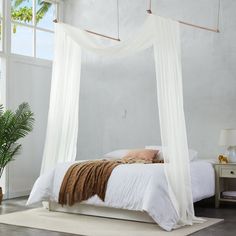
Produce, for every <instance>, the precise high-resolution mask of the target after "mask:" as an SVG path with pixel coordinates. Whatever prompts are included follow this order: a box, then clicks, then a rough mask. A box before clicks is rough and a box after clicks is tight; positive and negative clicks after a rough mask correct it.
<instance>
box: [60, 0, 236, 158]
mask: <svg viewBox="0 0 236 236" xmlns="http://www.w3.org/2000/svg"><path fill="white" fill-rule="evenodd" d="M119 2H120V31H121V39H122V40H124V39H125V38H127V37H128V35H129V34H131V33H132V32H134V31H135V30H136V29H137V28H138V27H139V26H140V25H141V24H142V23H143V22H144V20H145V18H146V16H147V15H146V11H145V9H146V6H147V1H144V0H129V1H126V0H120V1H119ZM152 2H153V11H154V12H155V13H156V14H159V15H162V16H166V17H170V18H173V19H179V20H184V21H187V22H192V23H195V24H199V25H205V26H209V27H213V28H214V26H215V25H216V22H217V7H218V0H199V1H195V0H156V1H152ZM235 12H236V1H235V0H227V1H222V7H221V22H220V30H221V33H220V34H217V33H212V32H207V31H203V30H199V29H194V28H191V27H188V26H181V40H182V64H183V83H184V101H185V114H186V123H187V130H188V137H189V146H190V147H192V148H195V149H196V150H198V151H199V154H200V156H201V157H202V158H212V157H215V156H216V155H217V154H218V152H219V151H221V149H220V148H219V147H218V145H217V142H218V136H219V131H220V129H221V128H226V127H236V109H235V102H236V93H235V91H236V68H235V61H236V44H235V42H236V14H235ZM64 16H65V22H67V23H70V24H72V25H75V26H77V27H82V28H86V29H91V30H94V31H97V32H101V33H104V34H108V35H111V36H116V33H117V27H116V24H117V22H116V0H96V1H95V0H80V1H79V0H68V1H65V11H64ZM101 43H103V44H105V45H111V44H112V43H113V42H112V41H110V40H101ZM81 83H82V84H81V100H80V102H81V113H80V130H79V151H78V155H79V158H80V159H85V158H95V157H98V156H99V155H101V154H102V153H104V152H107V151H110V150H112V149H116V148H125V147H128V148H131V147H143V146H144V145H148V144H155V143H160V135H159V124H158V112H157V105H156V89H155V73H154V66H153V58H152V50H151V49H150V50H147V51H144V52H143V53H140V54H138V55H137V56H136V57H130V58H126V59H123V60H108V59H104V58H99V57H97V56H94V55H91V54H88V53H84V58H83V67H82V82H81Z"/></svg>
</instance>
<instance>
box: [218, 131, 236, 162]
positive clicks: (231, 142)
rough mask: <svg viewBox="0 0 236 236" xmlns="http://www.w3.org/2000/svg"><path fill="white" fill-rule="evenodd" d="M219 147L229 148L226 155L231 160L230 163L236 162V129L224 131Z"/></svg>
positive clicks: (221, 134)
mask: <svg viewBox="0 0 236 236" xmlns="http://www.w3.org/2000/svg"><path fill="white" fill-rule="evenodd" d="M219 145H220V146H226V147H227V151H226V153H225V155H226V156H227V157H228V158H229V162H236V129H222V130H221V132H220V138H219Z"/></svg>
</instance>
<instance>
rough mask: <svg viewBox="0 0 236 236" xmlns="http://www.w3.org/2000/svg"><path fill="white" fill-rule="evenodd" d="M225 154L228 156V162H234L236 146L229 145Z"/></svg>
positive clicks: (235, 159) (235, 160)
mask: <svg viewBox="0 0 236 236" xmlns="http://www.w3.org/2000/svg"><path fill="white" fill-rule="evenodd" d="M225 155H226V156H228V157H229V162H235V163H236V146H229V147H228V148H227V151H226V153H225Z"/></svg>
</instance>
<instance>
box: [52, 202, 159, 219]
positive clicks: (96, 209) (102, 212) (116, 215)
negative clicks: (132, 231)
mask: <svg viewBox="0 0 236 236" xmlns="http://www.w3.org/2000/svg"><path fill="white" fill-rule="evenodd" d="M48 209H49V211H57V212H66V213H72V214H80V215H89V216H97V217H105V218H113V219H120V220H130V221H138V222H144V223H155V222H154V220H153V219H152V218H151V217H150V216H149V215H148V214H147V213H146V212H143V211H133V210H125V209H119V208H113V207H103V206H94V205H88V204H84V203H83V204H81V203H79V204H75V205H73V206H72V207H70V206H63V207H62V206H61V205H60V204H58V203H56V202H49V205H48Z"/></svg>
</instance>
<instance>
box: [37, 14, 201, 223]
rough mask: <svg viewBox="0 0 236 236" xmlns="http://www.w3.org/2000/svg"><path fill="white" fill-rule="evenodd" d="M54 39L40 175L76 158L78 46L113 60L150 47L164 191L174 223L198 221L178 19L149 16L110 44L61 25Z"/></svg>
mask: <svg viewBox="0 0 236 236" xmlns="http://www.w3.org/2000/svg"><path fill="white" fill-rule="evenodd" d="M55 38H56V39H55V57H54V62H53V73H52V83H51V95H50V107H49V114H48V125H47V133H46V141H45V148H44V155H43V162H42V169H41V173H44V172H46V171H47V170H50V169H52V168H53V167H55V165H56V164H57V163H60V162H67V161H74V160H75V158H76V152H77V137H78V124H79V92H80V70H81V53H82V49H83V50H88V51H90V52H93V53H96V54H99V55H102V56H109V57H113V58H114V57H126V56H129V55H134V54H135V53H138V52H139V51H142V50H144V49H147V48H150V47H153V50H154V59H155V69H156V82H157V83H156V84H157V102H158V107H159V118H160V127H161V140H162V145H163V147H164V148H163V152H164V160H165V164H164V168H165V173H166V178H167V183H168V189H169V194H170V197H171V200H172V203H173V205H174V207H175V209H176V212H177V214H178V215H179V222H178V225H176V227H178V226H182V225H191V224H192V223H193V222H195V221H196V220H198V219H196V218H195V216H194V209H193V200H192V191H191V179H190V167H189V158H188V143H187V136H186V127H185V117H184V110H183V91H182V90H183V88H182V71H181V55H180V38H179V23H178V22H176V21H173V20H170V19H166V18H162V17H159V16H155V15H150V16H148V18H147V20H146V21H145V23H144V24H143V26H142V27H140V29H139V31H138V32H137V33H136V34H134V35H133V36H132V37H131V38H130V39H128V40H126V41H124V42H120V43H118V44H116V45H115V46H112V47H102V46H99V45H98V44H97V43H96V42H95V40H94V36H92V35H90V34H88V33H87V32H85V31H83V30H81V29H78V28H74V27H72V26H69V25H67V24H62V23H58V24H57V25H56V29H55ZM134 83H135V81H134ZM156 204H158V203H156ZM167 214H168V212H167Z"/></svg>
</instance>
